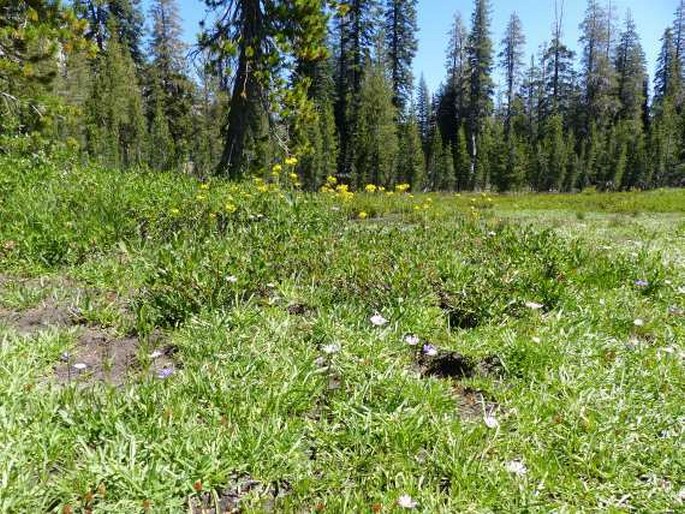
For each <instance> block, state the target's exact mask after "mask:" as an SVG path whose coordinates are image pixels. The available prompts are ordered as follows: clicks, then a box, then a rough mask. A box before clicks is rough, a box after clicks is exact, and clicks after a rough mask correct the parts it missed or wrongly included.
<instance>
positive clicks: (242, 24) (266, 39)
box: [200, 0, 326, 178]
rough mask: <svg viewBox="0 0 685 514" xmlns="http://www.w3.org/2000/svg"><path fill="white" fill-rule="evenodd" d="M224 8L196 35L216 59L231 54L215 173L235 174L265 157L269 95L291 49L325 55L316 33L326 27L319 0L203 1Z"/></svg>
mask: <svg viewBox="0 0 685 514" xmlns="http://www.w3.org/2000/svg"><path fill="white" fill-rule="evenodd" d="M205 2H206V3H207V5H208V7H211V8H214V9H221V10H223V12H222V13H221V15H220V17H219V20H220V21H219V22H217V23H216V24H215V25H214V26H213V27H212V28H211V29H208V30H206V31H205V32H204V33H203V35H202V37H201V41H200V43H201V46H202V47H203V48H206V49H209V50H210V51H212V52H213V54H214V55H215V56H218V58H217V61H218V62H223V60H224V59H225V58H227V57H228V56H231V55H236V56H237V58H236V66H235V75H234V82H233V90H232V93H231V99H230V108H229V111H228V121H227V124H226V130H225V133H224V137H225V143H224V151H223V154H222V157H221V161H220V163H219V167H218V170H217V171H218V172H219V173H223V174H227V175H228V176H229V177H231V178H240V177H242V176H243V174H244V173H245V172H246V171H247V170H248V169H250V168H252V167H263V166H266V165H268V163H269V162H270V160H271V159H270V155H269V153H270V152H269V148H270V136H271V133H270V130H269V129H270V124H269V108H268V107H269V105H270V104H271V102H270V101H269V100H270V97H273V95H274V94H275V93H278V92H282V90H283V89H284V88H285V84H283V82H282V80H281V73H280V72H281V67H282V66H283V65H284V64H287V63H288V62H290V60H288V59H284V57H285V56H287V55H288V52H290V51H292V52H294V53H296V54H297V55H298V56H301V57H303V58H306V59H311V60H317V59H322V58H324V57H325V55H326V51H325V49H324V48H321V47H320V46H319V41H320V40H321V38H320V37H319V34H321V33H322V32H325V30H326V16H325V13H324V2H323V0H312V1H308V2H294V3H290V2H262V1H260V0H205Z"/></svg>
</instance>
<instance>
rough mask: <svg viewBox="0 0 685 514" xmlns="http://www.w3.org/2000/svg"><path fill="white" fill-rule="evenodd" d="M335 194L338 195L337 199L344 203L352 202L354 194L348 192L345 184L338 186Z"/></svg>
mask: <svg viewBox="0 0 685 514" xmlns="http://www.w3.org/2000/svg"><path fill="white" fill-rule="evenodd" d="M335 192H336V194H337V195H338V198H340V199H341V200H343V201H344V202H346V201H349V200H352V198H354V193H353V192H352V191H350V190H349V187H348V186H347V184H340V185H339V186H337V187H336V188H335Z"/></svg>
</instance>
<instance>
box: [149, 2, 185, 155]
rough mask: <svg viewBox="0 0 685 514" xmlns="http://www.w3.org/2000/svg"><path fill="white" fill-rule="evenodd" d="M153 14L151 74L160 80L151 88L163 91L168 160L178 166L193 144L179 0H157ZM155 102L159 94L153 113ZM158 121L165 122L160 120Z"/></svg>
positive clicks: (150, 104)
mask: <svg viewBox="0 0 685 514" xmlns="http://www.w3.org/2000/svg"><path fill="white" fill-rule="evenodd" d="M150 14H151V18H152V34H151V36H152V37H151V41H150V56H151V57H152V62H151V65H150V73H149V78H151V79H153V80H157V82H158V83H157V84H148V89H150V90H151V91H158V92H159V94H160V95H161V98H160V100H159V101H160V102H161V105H162V107H163V115H164V117H165V118H166V121H165V122H164V123H165V124H166V126H167V129H168V131H169V134H170V137H171V138H172V139H173V142H174V145H173V153H172V154H170V156H169V159H168V163H167V164H168V166H169V167H178V166H179V165H180V164H181V163H184V162H186V161H187V160H188V159H189V157H190V153H191V147H192V146H193V144H192V139H193V137H194V135H193V121H192V109H193V97H194V84H193V83H192V81H191V80H190V79H189V78H188V76H187V70H186V65H185V53H186V51H187V48H186V45H185V44H184V43H183V41H182V39H181V36H182V28H181V19H180V15H179V13H178V4H177V3H176V0H154V3H153V4H152V7H151V9H150ZM156 102H157V99H156V98H151V99H148V104H149V106H150V107H149V110H150V111H151V113H154V112H155V110H156V109H157V105H156ZM149 117H150V118H152V117H153V115H152V114H150V116H149ZM159 123H162V122H161V120H160V122H159ZM151 142H152V141H151ZM170 150H171V148H170ZM153 151H155V150H154V149H153Z"/></svg>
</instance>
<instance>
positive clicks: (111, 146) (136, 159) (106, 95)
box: [86, 27, 147, 168]
mask: <svg viewBox="0 0 685 514" xmlns="http://www.w3.org/2000/svg"><path fill="white" fill-rule="evenodd" d="M112 29H113V30H112V31H111V33H112V36H111V38H110V39H109V41H108V43H107V47H106V49H105V51H104V52H103V53H102V54H101V55H100V57H99V59H98V62H97V63H96V73H95V78H94V80H93V83H92V90H91V94H90V97H89V100H88V102H87V106H86V120H87V121H86V126H87V130H86V132H87V149H88V152H89V154H90V155H91V156H92V157H93V158H94V159H97V160H99V161H101V162H102V163H103V164H106V165H108V166H112V167H114V168H119V167H124V168H126V167H131V166H138V165H141V164H143V162H144V160H145V140H146V132H147V131H146V127H145V118H144V116H143V102H142V98H141V94H140V88H139V86H138V81H137V78H136V70H135V65H134V63H133V59H132V58H131V56H130V55H129V53H128V49H127V47H124V46H122V45H121V44H120V43H119V38H118V36H117V33H116V32H115V31H116V27H112Z"/></svg>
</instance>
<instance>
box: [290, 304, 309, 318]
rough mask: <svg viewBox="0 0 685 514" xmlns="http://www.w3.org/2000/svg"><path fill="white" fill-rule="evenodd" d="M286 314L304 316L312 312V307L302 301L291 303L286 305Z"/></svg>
mask: <svg viewBox="0 0 685 514" xmlns="http://www.w3.org/2000/svg"><path fill="white" fill-rule="evenodd" d="M287 310H288V314H290V315H291V316H304V315H306V314H310V313H312V312H314V308H312V307H310V306H309V305H306V304H304V303H293V304H290V305H288V309H287Z"/></svg>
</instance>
